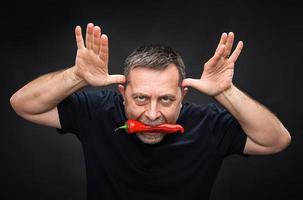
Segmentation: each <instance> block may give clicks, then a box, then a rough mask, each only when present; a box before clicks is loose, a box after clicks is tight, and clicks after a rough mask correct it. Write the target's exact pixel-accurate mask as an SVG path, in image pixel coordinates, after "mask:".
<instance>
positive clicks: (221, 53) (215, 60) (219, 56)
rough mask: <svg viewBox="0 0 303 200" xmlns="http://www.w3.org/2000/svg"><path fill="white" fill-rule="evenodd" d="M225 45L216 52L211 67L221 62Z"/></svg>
mask: <svg viewBox="0 0 303 200" xmlns="http://www.w3.org/2000/svg"><path fill="white" fill-rule="evenodd" d="M225 48H226V47H225V45H224V44H223V45H221V47H219V49H218V51H216V52H215V54H214V56H213V57H212V58H211V59H210V61H211V62H212V63H211V65H212V64H213V63H216V62H219V60H220V59H221V58H222V56H223V53H224V51H225Z"/></svg>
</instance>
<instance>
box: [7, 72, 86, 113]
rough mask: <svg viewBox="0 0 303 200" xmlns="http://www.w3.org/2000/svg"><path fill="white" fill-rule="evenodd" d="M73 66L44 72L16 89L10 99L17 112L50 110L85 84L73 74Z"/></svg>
mask: <svg viewBox="0 0 303 200" xmlns="http://www.w3.org/2000/svg"><path fill="white" fill-rule="evenodd" d="M73 69H74V67H71V68H68V69H66V70H62V71H58V72H53V73H49V74H45V75H43V76H41V77H39V78H37V79H35V80H33V81H31V82H29V83H28V84H26V85H25V86H24V87H22V88H21V89H20V90H18V91H17V92H16V93H15V94H14V95H13V96H12V97H11V99H10V102H11V105H12V107H13V108H14V110H15V111H16V112H17V113H19V114H22V113H24V114H30V115H35V114H40V113H44V112H47V111H49V110H51V109H52V108H54V107H56V106H57V104H58V103H59V102H60V101H62V100H63V99H64V98H66V97H67V96H69V95H70V94H72V93H73V92H75V91H77V90H79V89H80V88H82V87H84V86H86V85H87V84H86V83H85V82H84V81H82V80H80V79H77V78H76V76H74V74H73Z"/></svg>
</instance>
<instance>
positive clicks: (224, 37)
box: [216, 33, 227, 52]
mask: <svg viewBox="0 0 303 200" xmlns="http://www.w3.org/2000/svg"><path fill="white" fill-rule="evenodd" d="M226 39H227V34H226V33H222V35H221V38H220V42H219V44H218V46H217V48H216V52H217V51H218V50H219V48H220V47H221V45H222V44H225V43H226Z"/></svg>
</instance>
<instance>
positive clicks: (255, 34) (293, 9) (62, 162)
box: [0, 0, 303, 200]
mask: <svg viewBox="0 0 303 200" xmlns="http://www.w3.org/2000/svg"><path fill="white" fill-rule="evenodd" d="M1 10H2V11H1V14H0V17H1V25H0V26H1V29H0V30H1V48H0V49H1V50H0V53H1V54H0V55H1V59H0V66H1V79H0V81H1V87H0V96H1V98H0V101H1V102H0V103H1V111H0V112H1V139H0V150H1V151H0V153H1V155H0V164H1V165H0V184H1V192H0V199H3V200H4V199H21V198H28V199H33V200H34V199H62V200H63V199H64V200H66V199H73V200H78V199H82V200H83V199H85V192H86V189H85V184H86V182H85V166H84V158H83V153H82V149H81V144H80V142H79V141H78V140H77V139H76V137H75V136H73V135H71V134H68V135H63V136H62V135H59V134H57V133H56V131H55V129H53V128H48V127H43V126H39V125H36V124H32V123H30V122H27V121H25V120H23V119H22V118H20V117H18V116H17V115H16V114H15V113H14V111H13V110H12V108H11V107H10V105H9V98H10V96H11V95H12V94H13V93H14V92H15V91H16V90H18V89H19V88H20V87H22V86H23V85H24V84H26V83H27V82H29V81H30V80H32V79H34V78H36V77H38V76H40V75H42V74H45V73H48V72H52V71H56V70H60V69H64V68H67V67H69V66H72V65H73V64H74V58H75V54H76V44H75V40H74V27H75V26H76V25H81V26H82V28H84V29H85V26H86V24H87V23H88V22H93V23H95V24H96V25H100V26H101V27H102V30H103V32H104V33H106V34H107V35H108V36H109V43H110V63H109V68H110V73H122V65H123V62H124V59H125V57H126V56H127V55H128V54H129V53H130V52H131V51H132V50H133V49H134V48H136V47H137V46H139V45H142V44H147V43H164V44H167V45H171V46H172V47H174V48H175V49H176V50H177V51H178V52H179V53H180V54H181V56H182V57H183V59H184V61H185V64H186V66H187V77H192V78H199V77H200V75H201V72H202V69H203V63H205V62H206V61H207V60H208V59H209V58H210V57H211V56H212V54H213V52H214V50H215V47H216V45H217V43H218V40H219V37H220V35H221V33H222V32H229V31H233V32H234V33H235V36H236V42H237V41H239V40H242V41H244V49H243V51H242V54H241V56H240V57H239V60H238V61H237V63H236V66H235V75H234V84H235V85H236V86H237V87H239V88H240V89H242V90H243V91H245V92H246V93H247V94H248V95H250V96H251V97H253V98H254V99H256V100H257V101H259V102H261V103H262V104H264V105H265V106H266V107H268V108H269V109H270V110H271V111H272V112H273V113H275V114H276V115H277V116H278V117H279V119H280V120H281V121H282V122H283V124H284V125H285V126H286V128H287V129H288V130H289V131H290V133H291V135H292V143H291V145H290V146H289V147H288V148H287V149H286V150H284V151H283V152H281V153H279V154H275V155H267V156H252V157H250V158H242V157H239V156H231V157H229V158H227V159H226V160H225V161H224V163H223V166H222V168H221V171H220V173H219V175H218V178H217V180H216V183H215V185H214V188H213V191H212V196H211V199H212V200H222V199H233V200H236V199H239V200H240V199H241V200H242V199H251V200H252V199H258V200H265V199H266V200H267V199H276V200H279V199H281V200H282V199H283V200H284V199H301V198H302V197H303V191H302V189H301V188H302V185H303V184H302V182H303V181H302V178H303V172H302V169H303V162H302V156H301V153H302V152H303V147H302V142H301V141H302V127H303V126H302V124H303V123H302V120H301V118H300V116H301V115H302V114H303V112H302V111H303V106H302V102H303V101H302V100H303V98H302V95H301V91H302V90H301V86H302V82H303V81H302V75H301V72H302V70H301V68H302V64H301V60H302V47H301V46H302V45H303V43H302V33H303V26H302V22H301V21H302V14H301V12H302V6H300V5H299V1H286V2H284V3H281V2H278V1H275V2H271V1H259V2H257V1H251V2H249V1H193V0H182V1H161V2H160V1H159V2H157V1H131V2H130V1H121V2H118V1H113V0H112V1H102V0H100V1H98V3H97V4H96V3H93V2H88V1H86V2H85V1H83V2H70V3H67V2H64V1H61V2H55V1H51V2H47V1H43V2H42V1H40V2H36V3H34V2H28V1H27V2H23V3H20V2H13V1H10V2H8V5H6V6H2V7H1ZM111 87H112V88H114V89H115V88H116V86H111ZM45 92H47V91H45ZM185 100H186V101H191V102H196V103H207V102H210V101H213V100H212V99H211V98H209V97H207V96H205V95H204V94H201V93H199V92H197V91H195V90H194V89H190V90H189V93H188V95H187V97H186V99H185ZM180 173H182V172H180ZM201 187H203V186H201Z"/></svg>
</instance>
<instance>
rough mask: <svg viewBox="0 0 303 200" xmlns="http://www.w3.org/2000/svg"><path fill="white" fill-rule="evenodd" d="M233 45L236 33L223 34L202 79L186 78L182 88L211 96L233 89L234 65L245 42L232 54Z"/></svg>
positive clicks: (206, 65) (240, 43)
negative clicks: (191, 88) (188, 88)
mask: <svg viewBox="0 0 303 200" xmlns="http://www.w3.org/2000/svg"><path fill="white" fill-rule="evenodd" d="M233 43H234V33H233V32H230V33H229V34H228V35H227V34H226V33H223V34H222V36H221V39H220V42H219V44H218V47H217V49H216V52H215V54H214V56H213V57H212V58H210V59H209V60H208V61H207V62H206V63H205V64H204V70H203V73H202V75H201V78H200V79H192V78H186V79H184V80H183V82H182V86H183V87H187V86H190V87H193V88H195V89H197V90H199V91H200V92H203V93H205V94H207V95H209V96H217V95H219V94H220V93H222V92H224V91H225V90H227V89H229V88H230V87H232V85H233V84H232V78H233V74H234V65H235V62H236V60H237V59H238V57H239V55H240V53H241V50H242V48H243V42H242V41H239V42H238V44H237V47H236V49H235V50H234V51H233V52H232V53H231V50H232V46H233ZM230 54H231V55H230Z"/></svg>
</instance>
